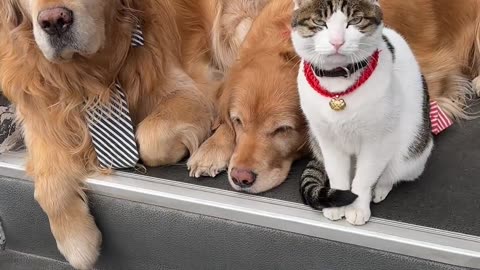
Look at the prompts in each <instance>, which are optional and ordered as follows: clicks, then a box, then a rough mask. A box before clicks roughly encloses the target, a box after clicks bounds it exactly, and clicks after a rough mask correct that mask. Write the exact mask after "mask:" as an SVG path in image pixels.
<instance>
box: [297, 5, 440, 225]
mask: <svg viewBox="0 0 480 270" xmlns="http://www.w3.org/2000/svg"><path fill="white" fill-rule="evenodd" d="M294 2H295V11H294V18H293V22H292V28H293V31H292V40H293V44H294V47H295V50H296V51H297V53H298V54H299V55H300V57H301V58H302V64H301V68H300V72H299V75H298V88H299V93H300V100H301V107H302V110H303V112H304V113H305V115H306V118H307V120H308V123H309V126H310V131H311V138H312V147H313V148H314V152H315V153H316V158H317V161H316V163H312V164H310V167H308V168H307V170H306V171H305V175H304V178H303V180H302V181H303V182H302V185H301V188H302V194H303V197H304V199H305V201H306V203H308V204H310V205H311V206H313V207H315V208H320V207H321V206H326V207H329V208H325V209H324V210H323V214H324V215H325V217H327V218H329V219H331V220H338V219H341V218H342V217H344V216H345V217H346V219H347V221H348V222H350V223H352V224H355V225H362V224H365V223H366V222H367V221H368V220H369V219H370V215H371V214H370V201H371V200H372V199H373V201H374V202H376V203H378V202H380V201H382V200H384V199H385V197H386V196H387V195H388V193H389V192H390V191H391V189H392V187H393V185H394V184H395V183H397V182H399V181H402V180H403V181H409V180H415V179H416V178H418V177H419V176H420V175H421V174H422V172H423V170H424V168H425V164H426V162H427V159H428V157H429V156H430V153H431V151H432V147H433V138H432V134H431V129H430V118H429V98H428V92H427V87H426V83H425V81H424V79H423V77H422V74H421V71H420V68H419V65H418V63H417V61H416V60H415V57H414V55H413V52H412V51H411V49H410V48H409V46H408V44H407V43H406V41H405V40H404V39H403V38H402V37H401V36H400V35H399V34H398V33H396V32H394V31H393V30H391V29H387V28H385V27H384V25H383V20H382V11H381V8H380V6H379V4H378V1H376V0H294ZM322 156H323V157H322ZM352 157H355V158H356V164H355V166H353V164H352V159H351V158H352ZM323 164H324V165H325V170H326V172H327V175H328V177H329V179H330V187H326V186H325V177H324V176H322V175H318V174H317V175H315V172H317V173H318V170H319V169H321V168H319V167H320V166H322V165H323ZM353 168H355V173H354V176H353V181H352V176H351V173H350V172H351V170H352V169H353ZM330 188H331V189H330ZM350 191H351V192H350ZM372 192H373V194H372ZM352 193H353V194H352ZM357 196H358V197H357ZM352 201H353V203H351V204H350V202H352ZM345 205H346V206H345ZM332 206H333V207H332Z"/></svg>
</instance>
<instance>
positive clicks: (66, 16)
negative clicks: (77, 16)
mask: <svg viewBox="0 0 480 270" xmlns="http://www.w3.org/2000/svg"><path fill="white" fill-rule="evenodd" d="M37 21H38V24H39V25H40V27H41V28H42V29H43V31H45V32H46V33H47V34H49V35H51V36H53V35H58V36H60V35H62V34H63V33H65V32H67V31H68V30H69V29H70V26H71V25H72V23H73V12H72V11H71V10H69V9H66V8H51V9H46V10H43V11H41V12H40V13H39V14H38V18H37Z"/></svg>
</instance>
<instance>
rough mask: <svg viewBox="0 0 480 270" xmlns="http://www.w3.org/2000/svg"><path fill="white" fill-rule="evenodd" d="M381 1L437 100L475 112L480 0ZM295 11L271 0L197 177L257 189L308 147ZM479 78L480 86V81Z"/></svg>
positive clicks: (233, 78)
mask: <svg viewBox="0 0 480 270" xmlns="http://www.w3.org/2000/svg"><path fill="white" fill-rule="evenodd" d="M381 5H382V7H383V10H384V16H385V22H386V24H387V25H388V26H390V27H392V28H394V29H396V30H398V31H399V32H400V33H401V34H402V35H403V36H405V37H406V39H407V40H408V41H409V42H410V44H411V46H412V48H413V50H414V52H415V53H416V55H417V57H418V60H419V62H420V64H421V67H422V70H423V72H424V74H425V76H426V79H427V81H428V85H429V88H430V90H429V91H430V94H431V96H432V98H433V99H434V100H436V101H438V103H439V104H440V106H441V107H442V108H443V109H444V110H445V111H446V112H447V113H448V114H449V115H450V116H451V117H455V118H469V116H470V115H468V114H467V113H465V108H466V106H467V101H468V99H469V98H470V97H471V95H472V93H473V91H472V90H473V87H472V80H473V79H474V78H475V77H477V76H478V75H479V73H478V72H479V68H480V2H478V1H476V0H463V1H462V3H461V4H460V3H457V2H455V3H453V2H451V1H449V0H383V1H381ZM292 10H293V1H291V0H276V1H272V2H270V3H269V4H268V5H267V6H266V7H265V8H264V9H263V10H262V11H261V12H260V15H259V16H258V18H257V19H256V20H255V21H254V22H253V25H252V28H251V30H250V32H249V33H248V34H247V36H246V38H245V41H244V42H243V44H242V46H241V47H240V50H239V56H238V59H237V61H236V62H235V63H234V64H233V65H232V66H231V70H230V72H229V73H228V76H227V77H226V81H225V83H224V85H223V91H222V92H223V95H222V97H221V111H223V114H222V115H221V117H222V118H221V120H220V122H221V123H222V124H221V125H220V126H219V127H218V129H217V130H216V131H215V133H214V134H213V135H212V137H210V138H209V139H208V140H207V141H205V143H204V144H203V145H202V146H201V147H200V149H199V150H198V151H196V152H195V153H194V154H193V156H192V157H191V158H190V160H189V163H188V165H189V169H190V172H191V175H192V176H195V177H199V176H201V175H210V176H212V177H213V176H215V175H217V174H218V173H219V172H220V171H222V170H224V169H226V168H227V167H228V178H229V181H230V184H231V185H232V187H233V188H234V189H236V190H242V191H245V192H251V193H258V192H262V191H266V190H268V189H271V188H274V187H276V186H277V185H279V184H281V183H282V182H283V181H284V180H285V178H286V176H287V174H288V171H289V169H290V164H291V163H292V161H293V160H294V159H296V158H297V157H300V156H301V155H302V154H303V153H304V152H305V149H304V147H302V146H303V144H304V143H305V142H306V139H305V136H306V135H305V134H303V132H304V131H305V123H304V119H303V118H302V114H301V112H300V111H299V109H298V108H299V104H298V97H297V92H296V74H297V64H298V61H299V59H297V58H296V57H295V55H294V50H293V48H292V46H291V43H290V40H289V39H288V36H289V29H288V26H289V24H290V20H291V13H292ZM282 33H283V35H281V34H282ZM285 35H286V36H287V39H285V38H284V37H285ZM474 82H475V85H476V87H477V88H476V89H477V91H479V90H480V80H479V79H476V80H475V81H474Z"/></svg>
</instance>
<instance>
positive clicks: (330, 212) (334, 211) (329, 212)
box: [322, 207, 345, 221]
mask: <svg viewBox="0 0 480 270" xmlns="http://www.w3.org/2000/svg"><path fill="white" fill-rule="evenodd" d="M322 212H323V216H324V217H326V218H328V219H330V220H333V221H335V220H340V219H342V218H343V217H344V216H345V207H330V208H324V209H323V210H322Z"/></svg>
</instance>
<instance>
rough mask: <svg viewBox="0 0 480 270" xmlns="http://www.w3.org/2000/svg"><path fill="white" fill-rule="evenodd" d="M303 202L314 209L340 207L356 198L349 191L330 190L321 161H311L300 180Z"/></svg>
mask: <svg viewBox="0 0 480 270" xmlns="http://www.w3.org/2000/svg"><path fill="white" fill-rule="evenodd" d="M300 193H301V194H302V199H303V202H304V203H305V204H307V205H309V206H311V207H313V208H315V209H318V210H321V209H322V208H328V207H341V206H346V205H349V204H351V203H352V202H353V201H355V199H356V198H357V197H358V196H357V195H355V194H354V193H352V192H351V191H350V190H338V189H331V188H330V184H329V180H328V176H327V173H326V171H325V166H324V165H323V161H318V160H315V159H314V160H311V161H310V162H309V163H308V164H307V167H306V168H305V170H304V171H303V174H302V177H301V180H300Z"/></svg>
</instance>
